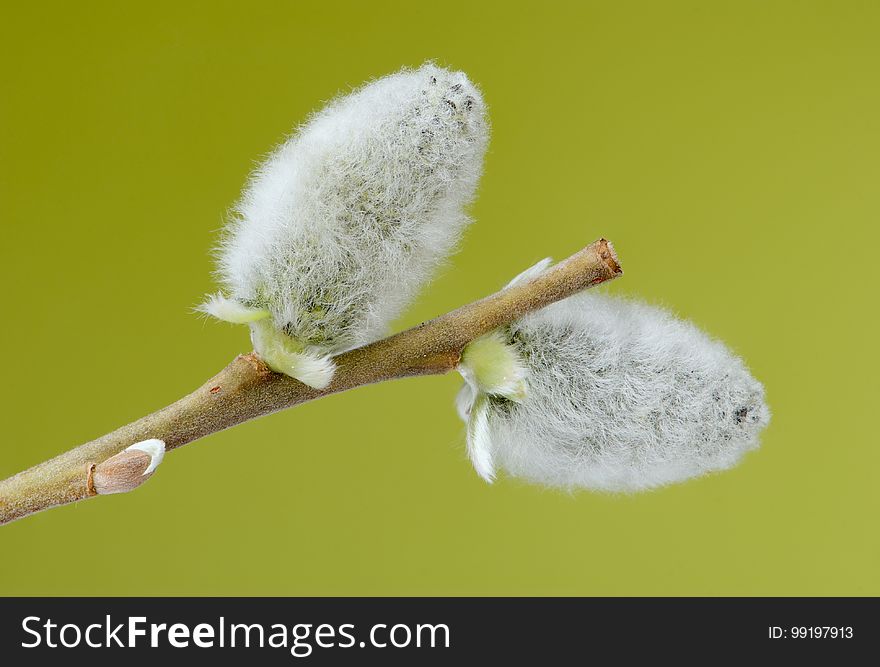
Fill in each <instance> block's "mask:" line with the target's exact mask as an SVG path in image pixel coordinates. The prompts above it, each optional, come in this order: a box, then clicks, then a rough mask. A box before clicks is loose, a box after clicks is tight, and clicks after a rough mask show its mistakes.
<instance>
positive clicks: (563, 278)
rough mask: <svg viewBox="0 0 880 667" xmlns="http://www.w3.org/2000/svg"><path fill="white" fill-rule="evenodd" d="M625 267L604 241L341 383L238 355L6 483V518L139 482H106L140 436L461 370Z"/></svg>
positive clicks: (387, 348) (183, 440) (213, 428)
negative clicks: (183, 392)
mask: <svg viewBox="0 0 880 667" xmlns="http://www.w3.org/2000/svg"><path fill="white" fill-rule="evenodd" d="M621 273H622V271H621V269H620V265H619V264H618V262H617V257H616V256H615V254H614V250H613V248H612V247H611V244H610V243H609V242H608V241H605V240H604V239H600V240H599V241H596V242H595V243H592V244H590V245H589V246H587V247H586V248H584V249H583V250H581V251H580V252H578V253H576V254H574V255H572V256H571V257H569V258H568V259H567V260H565V261H564V262H561V263H559V264H557V265H556V266H554V267H552V268H551V269H549V270H548V271H546V272H545V273H543V274H541V275H540V276H539V277H538V278H536V279H535V280H532V281H531V282H527V283H524V284H517V285H515V286H513V287H510V288H507V289H505V290H502V291H501V292H498V293H496V294H493V295H492V296H489V297H486V298H485V299H482V300H480V301H476V302H474V303H471V304H468V305H466V306H462V307H461V308H459V309H457V310H454V311H452V312H450V313H447V314H446V315H441V316H440V317H438V318H436V319H433V320H431V321H429V322H425V323H424V324H421V325H419V326H417V327H414V328H412V329H408V330H406V331H403V332H401V333H399V334H396V335H394V336H390V337H389V338H385V339H383V340H380V341H376V342H375V343H371V344H369V345H366V346H364V347H361V348H357V349H355V350H351V351H349V352H346V353H344V354H341V355H339V356H338V357H336V358H335V359H334V361H335V362H336V367H337V370H336V374H335V375H334V377H333V381H332V382H331V383H330V385H329V386H328V387H327V388H326V389H323V390H317V389H312V388H311V387H308V386H306V385H304V384H302V383H301V382H299V381H297V380H294V379H292V378H290V377H287V376H285V375H280V374H278V373H273V372H272V371H270V370H269V369H268V368H267V367H266V365H265V364H264V363H263V362H262V361H261V360H260V359H259V357H257V356H256V354H254V353H251V354H246V355H242V356H239V357H237V358H236V359H235V360H233V361H232V363H230V364H229V365H228V366H227V367H226V368H224V369H223V370H222V371H220V373H218V374H217V375H215V376H214V377H213V378H211V379H210V380H208V381H207V382H206V383H205V384H203V385H202V386H201V387H199V388H198V389H196V390H195V391H194V392H193V393H191V394H189V395H188V396H184V397H183V398H181V399H180V400H179V401H177V402H176V403H172V404H171V405H169V406H168V407H166V408H163V409H162V410H159V411H158V412H154V413H153V414H150V415H147V416H146V417H143V418H141V419H138V420H137V421H134V422H132V423H131V424H128V425H127V426H123V427H122V428H119V429H117V430H115V431H113V432H112V433H108V434H107V435H105V436H103V437H101V438H98V439H97V440H93V441H91V442H88V443H86V444H84V445H81V446H80V447H77V448H75V449H72V450H70V451H68V452H65V453H64V454H61V455H59V456H56V457H55V458H53V459H51V460H49V461H46V462H45V463H41V464H39V465H36V466H34V467H33V468H30V469H28V470H25V471H24V472H21V473H19V474H17V475H15V476H13V477H10V478H9V479H6V480H4V481H2V482H0V524H4V523H8V522H10V521H14V520H16V519H20V518H22V517H25V516H27V515H29V514H33V513H34V512H39V511H41V510H44V509H48V508H50V507H54V506H56V505H64V504H67V503H72V502H75V501H77V500H83V499H85V498H89V497H92V496H95V495H99V494H100V493H102V488H106V489H113V490H112V491H109V490H108V491H104V492H105V493H106V492H119V491H120V490H127V489H126V486H130V487H131V488H134V486H136V485H137V484H135V483H133V482H132V483H129V482H127V481H125V480H121V481H119V483H117V484H115V485H114V483H113V482H114V480H109V481H108V480H107V479H106V477H107V473H106V471H113V470H127V471H128V473H127V474H128V475H131V470H132V468H133V466H134V468H135V469H136V470H143V469H144V468H145V467H146V461H145V460H144V459H143V458H142V457H134V456H130V455H128V454H126V455H124V456H123V455H120V453H121V452H122V451H123V450H124V449H126V448H127V447H128V446H129V445H132V444H133V443H136V442H140V441H143V440H147V439H150V438H157V439H159V440H163V441H164V442H165V446H166V450H169V451H170V450H172V449H176V448H177V447H180V446H182V445H185V444H187V443H189V442H192V441H193V440H198V439H199V438H202V437H204V436H206V435H210V434H211V433H216V432H217V431H222V430H223V429H226V428H229V427H230V426H235V425H236V424H241V423H242V422H245V421H248V420H250V419H255V418H256V417H261V416H263V415H267V414H270V413H272V412H276V411H278V410H283V409H284V408H289V407H292V406H294V405H298V404H300V403H305V402H306V401H311V400H314V399H316V398H321V397H323V396H327V395H329V394H334V393H337V392H340V391H346V390H347V389H352V388H354V387H360V386H362V385H366V384H372V383H374V382H382V381H384V380H391V379H394V378H403V377H409V376H415V375H440V374H443V373H446V372H448V371H450V370H452V369H454V368H455V367H456V365H457V364H458V362H459V359H460V358H461V354H462V351H463V350H464V348H465V346H467V344H468V343H470V342H471V341H472V340H474V339H475V338H478V337H480V336H482V335H483V334H486V333H488V332H490V331H492V330H494V329H497V328H498V327H501V326H504V325H505V324H508V323H509V322H511V321H513V320H515V319H517V318H519V317H521V316H522V315H525V314H526V313H529V312H531V311H534V310H537V309H539V308H542V307H544V306H547V305H549V304H551V303H553V302H555V301H558V300H560V299H563V298H565V297H567V296H570V295H572V294H574V293H575V292H579V291H580V290H583V289H585V288H587V287H592V286H593V285H598V284H599V283H602V282H605V281H607V280H611V279H612V278H616V277H617V276H619V275H620V274H621ZM117 455H119V457H118V458H114V460H113V461H108V459H110V458H111V457H117ZM129 459H131V460H129ZM102 464H104V465H103V466H102ZM138 465H140V467H139V468H138V467H137V466H138ZM96 470H97V472H98V480H99V482H100V481H102V472H103V477H104V480H103V486H102V485H101V484H98V486H97V487H96V485H95V479H94V477H95V473H96ZM138 483H139V481H138Z"/></svg>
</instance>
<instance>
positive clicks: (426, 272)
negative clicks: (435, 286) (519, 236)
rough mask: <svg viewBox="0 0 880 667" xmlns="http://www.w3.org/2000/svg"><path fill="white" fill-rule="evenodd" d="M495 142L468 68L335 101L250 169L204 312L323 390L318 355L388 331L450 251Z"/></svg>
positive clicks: (420, 75) (408, 77) (421, 72)
mask: <svg viewBox="0 0 880 667" xmlns="http://www.w3.org/2000/svg"><path fill="white" fill-rule="evenodd" d="M487 141H488V122H487V118H486V112H485V105H484V103H483V100H482V97H481V95H480V93H479V91H478V90H477V89H476V87H475V86H474V85H473V84H472V83H471V82H470V81H469V80H468V78H467V76H465V74H463V73H461V72H452V71H448V70H446V69H442V68H440V67H437V66H435V65H433V64H430V63H429V64H426V65H423V66H422V67H420V68H419V69H416V70H402V71H400V72H398V73H396V74H392V75H390V76H387V77H385V78H382V79H378V80H376V81H373V82H372V83H369V84H367V85H365V86H364V87H362V88H360V89H359V90H357V91H355V92H353V93H351V94H349V95H346V96H343V97H340V98H339V99H337V100H336V101H334V102H332V103H331V104H329V105H328V106H327V107H326V108H325V109H324V110H322V111H321V112H319V113H318V114H316V115H315V116H314V117H313V118H312V119H311V120H309V121H308V122H307V123H306V124H305V125H304V126H303V127H301V128H300V129H299V131H298V132H296V134H294V135H293V136H292V137H290V138H289V139H288V140H287V141H285V142H284V143H283V144H282V145H281V146H279V147H278V148H277V149H276V150H275V152H274V153H273V154H272V155H271V156H270V157H269V158H268V159H267V160H266V162H265V163H264V164H263V165H262V166H260V167H259V168H258V169H257V170H256V172H255V173H254V174H253V176H252V178H251V180H250V183H249V185H248V187H247V189H246V191H245V192H244V195H243V197H242V200H241V202H240V203H239V204H238V206H237V208H236V215H235V218H234V220H233V221H232V223H231V224H230V226H229V228H228V230H227V234H226V237H225V239H224V241H223V244H222V247H221V249H220V261H219V271H218V273H219V275H220V277H221V280H222V283H223V287H224V289H225V292H226V295H225V296H218V297H214V298H212V299H211V300H210V301H209V302H208V303H207V304H206V305H205V307H204V309H205V310H206V311H207V312H209V313H211V314H213V315H215V316H217V317H220V318H221V319H227V320H229V321H236V322H250V323H251V327H252V331H254V335H253V336H252V337H253V339H254V343H255V347H256V348H257V352H258V353H261V352H262V350H261V349H259V348H260V347H264V348H265V351H266V353H267V356H268V357H269V358H270V359H272V358H275V359H280V361H278V362H277V364H276V365H278V366H282V368H276V370H282V371H283V372H288V374H291V375H294V376H295V377H300V379H303V381H306V382H308V383H310V384H313V385H315V386H321V385H322V384H326V382H327V381H329V375H330V374H332V364H330V363H329V362H328V363H326V364H325V368H324V369H323V371H321V370H320V369H319V370H318V372H317V373H316V372H314V371H315V363H319V364H320V363H321V357H322V356H323V355H333V354H338V353H340V352H343V351H345V350H347V349H351V348H353V347H357V346H359V345H362V344H365V343H368V342H371V341H373V340H375V339H377V338H379V337H381V336H382V335H384V334H385V333H386V331H387V327H388V325H389V323H390V322H391V321H392V320H393V319H394V318H395V317H397V316H398V315H399V314H400V313H401V311H402V309H403V308H404V307H405V306H406V305H407V304H408V303H409V302H410V301H411V300H412V299H413V297H414V296H415V295H416V293H417V292H418V291H419V289H420V288H421V287H422V285H423V284H424V283H425V282H426V281H427V280H428V279H429V278H430V276H431V274H432V273H433V272H434V270H435V269H436V268H437V266H438V265H439V264H440V263H442V262H443V260H444V259H445V258H446V257H447V256H448V254H449V253H450V252H451V250H452V249H453V247H454V246H455V243H456V241H457V239H458V237H459V235H460V233H461V231H462V229H463V228H464V227H465V226H466V225H467V224H468V222H469V218H468V216H467V214H466V213H465V211H464V207H465V205H466V204H468V203H469V202H470V201H471V200H472V198H473V197H474V194H475V190H476V187H477V183H478V180H479V177H480V174H481V171H482V162H483V155H484V153H485V150H486V145H487ZM262 317H265V318H266V319H265V320H263V319H261V318H262ZM300 352H301V353H302V354H303V355H305V357H308V356H311V357H312V358H311V360H309V359H307V358H305V357H303V356H302V355H299V353H300ZM273 354H274V357H273ZM285 354H286V355H287V356H286V357H285ZM298 355H299V356H298ZM285 361H286V362H289V363H288V365H289V366H290V367H289V368H283V366H284V365H285ZM270 365H272V364H271V363H270ZM310 369H311V370H310ZM322 375H323V377H322Z"/></svg>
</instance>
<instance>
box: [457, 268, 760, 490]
mask: <svg viewBox="0 0 880 667" xmlns="http://www.w3.org/2000/svg"><path fill="white" fill-rule="evenodd" d="M541 268H542V267H541ZM496 335H498V336H502V337H503V339H504V341H505V343H506V344H508V345H509V346H510V348H511V349H512V350H513V351H515V353H516V355H517V357H518V364H519V365H521V366H522V368H523V369H524V371H523V377H524V382H525V386H526V391H525V392H524V394H523V395H521V396H520V397H519V398H518V400H511V399H510V398H508V397H505V396H502V395H499V394H498V393H494V392H493V391H492V390H491V389H487V388H484V387H481V386H480V383H479V381H474V380H473V374H471V378H468V376H467V375H465V376H466V379H469V381H468V383H467V384H466V386H465V388H463V390H462V392H461V394H460V396H459V410H460V412H461V413H462V416H463V417H464V418H465V419H467V421H468V423H469V429H468V438H469V443H468V444H469V453H470V456H471V459H472V461H473V462H474V465H475V467H476V468H477V471H478V472H479V473H480V474H481V476H483V477H484V478H486V479H487V480H489V481H491V479H492V478H493V476H494V474H495V469H496V468H500V469H502V470H504V471H506V472H507V473H508V474H510V475H512V476H516V477H522V478H525V479H527V480H529V481H532V482H537V483H539V484H544V485H548V486H554V487H562V488H567V489H573V488H579V487H582V488H589V489H595V490H602V491H622V492H632V491H640V490H644V489H650V488H654V487H658V486H662V485H665V484H669V483H673V482H679V481H683V480H685V479H688V478H691V477H695V476H698V475H701V474H703V473H707V472H710V471H715V470H724V469H726V468H730V467H731V466H733V465H735V464H736V463H737V462H738V461H739V459H740V458H741V457H742V455H743V454H744V453H745V452H747V451H749V450H751V449H754V448H756V447H757V446H758V435H759V433H760V431H761V430H762V429H763V428H764V427H765V426H766V425H767V423H768V422H769V419H770V413H769V410H768V408H767V406H766V404H765V403H764V389H763V387H762V385H761V384H760V383H759V382H758V381H757V380H755V379H754V378H753V377H752V376H751V375H750V374H749V372H748V370H747V369H746V367H745V366H744V365H743V363H742V361H741V360H740V359H739V358H738V357H736V356H735V355H734V354H732V353H731V352H730V350H728V349H727V348H726V347H725V346H724V345H723V344H722V343H720V342H718V341H716V340H712V339H711V338H709V337H708V336H707V335H706V334H704V333H703V332H701V331H700V330H699V329H697V328H696V327H695V326H694V325H692V324H690V323H688V322H685V321H682V320H679V319H676V318H674V317H673V316H672V315H670V314H669V313H667V312H665V311H663V310H661V309H659V308H656V307H652V306H647V305H644V304H639V303H635V302H631V301H626V300H622V299H618V298H613V297H609V296H605V295H601V294H596V293H582V294H578V295H575V296H573V297H570V298H568V299H565V300H564V301H561V302H559V303H556V304H554V305H551V306H549V307H547V308H544V309H543V310H540V311H537V312H535V313H532V314H530V315H527V316H525V317H523V318H522V319H520V320H518V321H516V322H514V323H513V324H512V325H510V326H509V327H507V328H505V329H503V330H501V331H500V332H498V333H497V334H496ZM467 372H468V371H466V373H467ZM496 373H497V370H496Z"/></svg>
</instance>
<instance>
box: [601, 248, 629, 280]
mask: <svg viewBox="0 0 880 667" xmlns="http://www.w3.org/2000/svg"><path fill="white" fill-rule="evenodd" d="M598 244H599V249H598V253H599V258H600V259H601V260H602V261H603V262H605V264H606V265H607V266H608V270H609V271H610V272H611V274H612V275H613V276H615V277H617V276H620V275H623V269H622V268H621V267H620V260H619V259H617V253H616V252H614V246H613V245H611V241H609V240H608V239H599V241H598Z"/></svg>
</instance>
